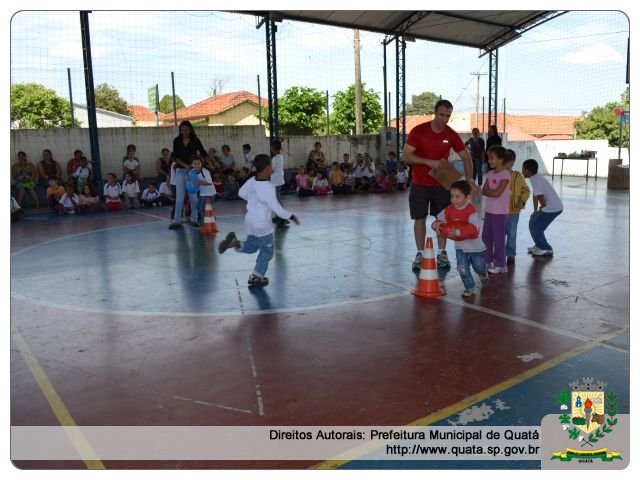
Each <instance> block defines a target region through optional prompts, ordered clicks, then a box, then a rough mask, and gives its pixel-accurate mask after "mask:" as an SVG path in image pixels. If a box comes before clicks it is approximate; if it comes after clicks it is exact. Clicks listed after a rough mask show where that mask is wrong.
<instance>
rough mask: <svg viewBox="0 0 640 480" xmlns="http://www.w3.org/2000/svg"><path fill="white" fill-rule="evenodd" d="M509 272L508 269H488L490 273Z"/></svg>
mask: <svg viewBox="0 0 640 480" xmlns="http://www.w3.org/2000/svg"><path fill="white" fill-rule="evenodd" d="M508 271H509V269H508V268H507V267H491V268H487V272H489V273H493V274H496V273H507V272H508Z"/></svg>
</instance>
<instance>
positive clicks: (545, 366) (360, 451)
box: [309, 334, 612, 470]
mask: <svg viewBox="0 0 640 480" xmlns="http://www.w3.org/2000/svg"><path fill="white" fill-rule="evenodd" d="M611 337H612V335H611V334H609V335H605V336H603V337H601V338H600V339H599V340H597V341H594V342H593V343H586V344H584V345H581V346H579V347H577V348H574V349H573V350H569V351H568V352H566V353H563V354H561V355H558V356H557V357H554V358H552V359H550V360H547V361H546V362H543V363H541V364H540V365H538V366H536V367H533V368H531V369H529V370H526V371H524V372H522V373H520V374H518V375H516V376H514V377H511V378H509V379H507V380H505V381H504V382H501V383H497V384H496V385H493V386H492V387H489V388H487V389H485V390H482V391H481V392H478V393H476V394H474V395H472V396H470V397H467V398H465V399H464V400H460V401H459V402H457V403H454V404H452V405H449V406H447V407H444V408H442V409H440V410H438V411H436V412H433V413H431V414H429V415H427V416H426V417H422V418H419V419H417V420H415V421H413V422H411V423H409V424H408V425H406V426H407V427H414V426H418V427H424V426H427V425H431V424H432V423H435V422H437V421H440V420H442V419H443V418H447V417H450V416H451V415H453V414H455V413H457V412H459V411H461V410H464V409H465V408H469V407H471V406H472V405H474V404H476V403H478V402H480V401H482V400H485V399H487V398H489V397H491V396H493V395H496V394H497V393H500V392H502V391H504V390H507V389H508V388H511V387H513V386H515V385H517V384H519V383H522V382H524V381H525V380H528V379H530V378H532V377H534V376H536V375H538V374H539V373H542V372H544V371H545V370H549V369H550V368H553V367H556V366H558V365H559V364H561V363H562V362H565V361H567V360H569V359H571V358H573V357H575V356H577V355H580V354H581V353H584V352H586V351H589V350H591V349H592V348H594V347H597V346H598V344H599V343H600V342H603V341H606V340H609V339H610V338H611ZM379 443H380V442H367V443H365V444H363V445H360V446H358V447H355V448H354V449H352V450H349V451H348V452H345V453H350V454H353V456H356V455H357V456H363V455H365V454H367V453H370V452H372V451H374V450H376V449H377V448H379V447H380V444H379ZM351 461H352V460H325V461H323V462H320V463H318V464H316V465H313V466H312V467H309V468H310V469H314V470H324V469H329V470H330V469H335V468H338V467H340V466H341V465H344V464H345V463H349V462H351Z"/></svg>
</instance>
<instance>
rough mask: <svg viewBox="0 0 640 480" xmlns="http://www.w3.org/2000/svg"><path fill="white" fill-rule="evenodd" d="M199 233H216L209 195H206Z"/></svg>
mask: <svg viewBox="0 0 640 480" xmlns="http://www.w3.org/2000/svg"><path fill="white" fill-rule="evenodd" d="M200 233H218V227H216V217H214V216H213V207H212V206H211V197H207V199H206V203H205V205H204V225H202V228H201V229H200Z"/></svg>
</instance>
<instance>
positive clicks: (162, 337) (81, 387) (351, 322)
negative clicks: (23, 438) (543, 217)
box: [11, 178, 630, 468]
mask: <svg viewBox="0 0 640 480" xmlns="http://www.w3.org/2000/svg"><path fill="white" fill-rule="evenodd" d="M553 185H554V187H555V188H556V189H557V191H558V192H559V194H560V196H561V198H562V200H563V202H564V204H565V211H564V212H563V213H562V215H560V217H558V219H557V220H556V221H555V222H554V223H553V224H552V225H551V227H550V228H549V230H548V231H547V232H548V239H549V241H550V243H551V244H552V245H553V248H554V251H555V256H554V257H553V258H533V257H531V256H529V255H527V254H526V248H527V247H528V246H530V245H531V244H532V242H531V239H530V236H529V232H528V217H529V215H530V213H531V204H530V203H529V205H527V209H526V210H525V211H524V212H523V214H522V215H521V217H520V223H519V232H518V256H517V259H516V264H515V266H513V267H511V269H510V272H509V273H508V274H505V275H498V276H492V277H491V280H490V282H489V284H488V285H487V286H486V287H485V288H484V289H483V290H482V292H481V293H479V294H477V295H476V296H475V297H471V298H470V299H463V298H462V297H461V296H460V294H461V292H462V290H463V287H462V283H461V281H460V279H459V276H458V274H457V271H456V270H455V251H454V248H453V245H452V244H449V245H448V247H447V249H448V252H449V258H450V259H451V260H452V264H453V266H452V268H451V270H450V271H448V272H440V274H441V279H442V283H443V285H444V286H445V287H446V289H447V295H446V296H444V297H439V298H432V299H423V298H417V297H415V296H413V295H411V293H410V290H411V289H412V288H414V287H415V285H416V281H417V276H416V274H415V273H414V272H412V271H411V262H412V260H413V257H414V256H415V253H416V249H415V245H414V241H413V224H412V222H411V221H410V219H409V212H408V199H407V197H408V194H407V193H406V192H405V193H398V194H389V195H375V194H370V195H365V196H353V197H344V198H339V197H338V198H307V199H298V198H295V197H293V196H289V197H284V203H285V205H286V207H287V208H288V209H290V210H292V211H294V212H296V213H297V214H299V217H300V220H301V222H302V225H301V226H299V227H296V226H293V225H292V226H291V227H290V228H289V229H287V230H286V231H284V232H283V231H279V232H277V234H276V250H277V253H276V257H275V258H274V259H273V260H272V262H271V264H270V267H269V272H268V276H269V277H270V279H271V284H270V285H269V286H268V287H266V288H265V289H264V290H263V291H255V290H254V289H251V290H250V289H248V288H247V287H246V277H247V276H248V274H249V273H250V271H251V269H252V266H253V262H254V260H255V256H245V255H242V254H238V253H235V252H233V251H229V252H227V253H225V254H224V255H219V254H218V253H217V248H216V247H217V244H218V243H219V241H220V240H222V239H223V238H224V235H226V233H227V232H228V231H230V230H232V229H233V230H235V231H236V232H238V235H239V236H240V237H241V238H243V237H244V234H243V233H242V214H243V210H244V204H243V203H242V202H227V203H225V202H219V203H216V204H215V205H214V209H215V214H216V220H217V225H218V228H219V229H220V230H221V233H219V234H218V235H217V236H216V237H211V238H203V236H202V235H201V234H200V233H199V232H198V231H197V230H195V229H193V228H192V227H189V226H185V227H183V228H182V229H181V230H179V231H170V230H168V229H167V226H168V220H167V219H168V215H169V213H168V210H165V209H156V208H154V209H147V210H140V211H135V212H134V211H128V212H122V213H113V214H95V215H90V216H84V217H83V216H77V217H75V218H69V217H65V218H60V217H56V216H53V215H51V216H50V215H49V214H45V213H34V212H28V213H27V216H26V218H25V219H24V220H23V221H22V222H19V223H16V224H12V226H11V251H12V257H11V291H12V298H11V322H12V340H13V342H12V346H11V421H12V425H14V426H28V425H58V424H59V423H60V422H61V421H62V422H64V421H68V418H67V417H61V415H60V410H59V409H57V408H56V407H52V405H51V403H50V402H51V398H52V395H54V394H55V395H58V396H59V398H60V399H61V401H62V403H63V405H64V408H65V409H66V411H67V412H68V415H69V418H72V420H73V421H74V422H75V423H76V424H78V425H247V426H248V425H268V426H275V425H301V426H304V425H406V424H409V423H412V422H415V421H417V420H419V419H424V418H425V417H429V416H431V417H433V418H435V417H434V415H435V416H437V415H438V412H447V414H449V415H450V414H452V413H454V412H452V411H450V408H451V406H452V405H454V404H457V403H459V402H462V401H464V400H465V399H468V398H469V397H472V396H474V395H477V394H478V393H479V392H482V391H484V390H486V389H488V388H490V387H492V386H495V385H498V384H501V383H504V382H507V383H508V382H509V381H510V379H513V378H515V377H518V376H520V375H523V374H525V373H526V372H527V371H530V370H531V369H534V368H536V367H537V366H541V365H545V364H546V363H545V362H549V361H553V359H555V358H558V357H559V356H561V355H564V354H567V353H568V352H572V351H574V350H576V349H580V348H581V347H583V346H584V345H586V344H591V343H596V344H600V345H607V343H608V342H609V341H610V339H612V338H614V337H615V336H616V335H619V334H622V333H624V332H626V331H627V330H628V328H629V300H630V297H629V195H628V192H615V191H607V189H606V181H602V180H600V181H598V182H593V181H589V182H585V180H584V178H564V179H563V180H560V179H555V180H554V182H553ZM527 355H533V360H530V361H529V359H528V360H527V361H524V360H523V357H524V358H526V356H527ZM28 359H31V366H30V364H28V363H27V360H28ZM34 363H35V364H36V365H37V366H38V367H39V368H40V369H41V370H39V371H40V372H41V374H40V375H44V376H45V377H46V379H48V381H49V382H50V385H51V388H50V389H47V388H43V387H42V384H39V383H38V382H37V381H36V377H37V375H36V374H34V373H33V371H34V370H33V364H34ZM52 391H53V392H54V393H52ZM443 415H444V413H443ZM431 417H429V418H431ZM65 418H67V420H65ZM320 460H322V459H319V460H318V461H315V462H307V461H305V462H302V461H300V462H276V461H272V462H211V461H209V462H205V461H202V462H172V461H165V462H144V461H139V462H123V461H105V462H104V467H106V468H178V467H180V468H292V467H293V468H308V467H312V466H314V465H316V464H318V463H319V462H320ZM15 463H16V465H17V466H19V467H22V468H86V465H85V464H83V463H82V462H68V461H59V462H38V461H30V462H26V461H23V462H15Z"/></svg>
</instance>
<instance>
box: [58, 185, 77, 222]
mask: <svg viewBox="0 0 640 480" xmlns="http://www.w3.org/2000/svg"><path fill="white" fill-rule="evenodd" d="M65 190H66V193H65V194H64V195H62V198H60V201H59V202H58V214H60V215H73V214H75V213H78V209H79V204H80V197H78V194H77V193H76V191H75V188H74V187H73V185H71V184H68V185H67V186H66V188H65Z"/></svg>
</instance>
